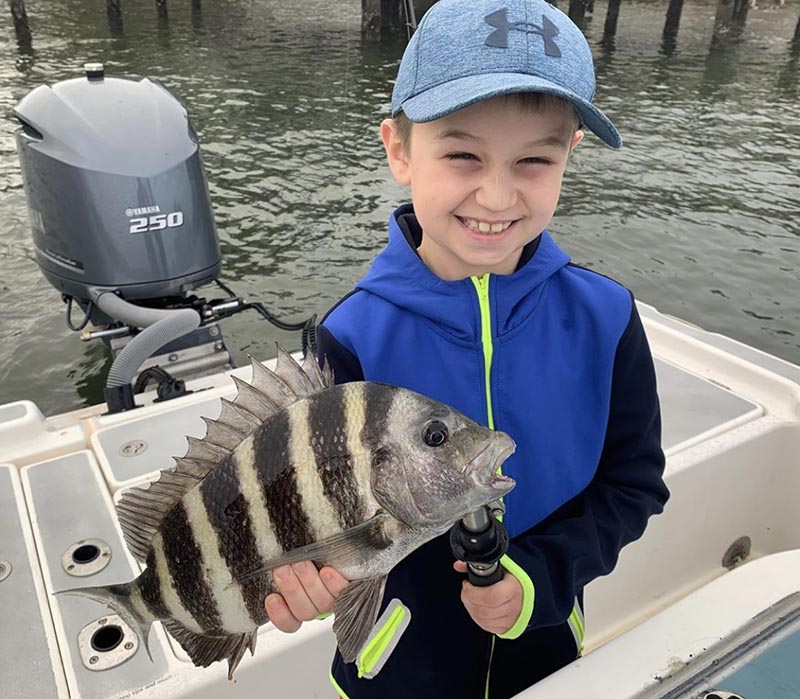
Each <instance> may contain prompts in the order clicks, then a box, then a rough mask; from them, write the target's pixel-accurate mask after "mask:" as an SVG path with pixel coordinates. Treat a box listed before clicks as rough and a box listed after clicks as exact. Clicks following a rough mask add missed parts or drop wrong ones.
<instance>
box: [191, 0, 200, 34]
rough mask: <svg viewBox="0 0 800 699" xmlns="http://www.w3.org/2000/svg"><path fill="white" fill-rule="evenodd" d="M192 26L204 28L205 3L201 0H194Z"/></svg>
mask: <svg viewBox="0 0 800 699" xmlns="http://www.w3.org/2000/svg"><path fill="white" fill-rule="evenodd" d="M192 27H194V28H195V29H202V28H203V3H202V2H201V0H192Z"/></svg>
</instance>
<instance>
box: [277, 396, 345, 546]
mask: <svg viewBox="0 0 800 699" xmlns="http://www.w3.org/2000/svg"><path fill="white" fill-rule="evenodd" d="M329 393H333V394H336V393H339V391H330V392H329ZM315 401H319V398H311V399H308V400H301V401H298V402H297V403H295V404H294V405H292V406H291V407H290V408H289V410H288V412H289V425H290V431H291V435H290V439H289V465H288V466H289V468H290V469H292V470H293V471H294V473H295V480H294V483H295V484H296V487H297V494H298V497H299V501H300V504H301V506H302V508H303V511H304V513H305V518H306V521H307V522H308V531H307V536H308V539H307V540H306V541H305V542H304V543H303V544H301V546H304V545H306V544H310V543H313V542H315V541H322V540H323V539H326V538H327V537H329V536H331V535H332V534H337V533H339V532H340V531H342V526H341V524H340V517H339V513H338V508H337V506H336V504H335V503H333V502H331V500H330V499H329V498H328V497H327V496H326V495H325V488H324V486H323V483H322V479H321V478H320V473H319V469H318V468H317V460H316V455H315V453H314V449H313V447H312V445H311V443H312V441H313V435H314V433H315V431H316V430H318V429H319V428H320V427H322V428H325V427H327V428H328V429H326V431H327V433H328V434H327V435H326V434H324V433H323V434H322V437H323V439H325V437H327V439H328V441H329V443H332V444H336V445H339V440H341V446H342V448H343V451H345V452H346V449H347V445H346V444H345V443H344V441H345V440H344V435H345V431H344V416H342V415H341V413H340V414H339V415H338V416H333V415H332V416H329V418H328V419H327V420H326V421H325V423H324V424H323V425H312V424H310V422H309V417H310V409H309V405H310V403H312V402H315Z"/></svg>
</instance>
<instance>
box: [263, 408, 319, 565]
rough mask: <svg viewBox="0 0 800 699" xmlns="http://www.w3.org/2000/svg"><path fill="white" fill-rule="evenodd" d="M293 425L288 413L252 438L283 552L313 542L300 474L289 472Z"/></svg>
mask: <svg viewBox="0 0 800 699" xmlns="http://www.w3.org/2000/svg"><path fill="white" fill-rule="evenodd" d="M290 431H291V423H290V419H289V415H288V412H287V411H282V412H280V413H278V414H277V415H275V416H274V417H273V418H270V419H269V420H268V421H267V423H265V424H264V425H263V426H262V427H261V428H259V429H258V430H256V432H255V434H254V435H253V454H254V457H255V462H256V468H257V469H258V476H259V481H260V483H261V490H262V495H263V497H264V502H265V504H266V506H267V511H268V512H269V518H270V521H271V522H272V527H273V530H274V531H275V536H276V538H277V540H278V543H279V544H280V545H281V549H282V550H283V551H290V550H292V549H295V548H299V547H301V546H305V545H306V544H310V543H312V542H313V540H314V539H313V538H312V535H311V523H310V522H309V521H308V517H307V515H306V512H305V509H304V508H303V501H302V498H301V496H300V491H299V489H298V486H297V474H296V473H295V471H294V469H291V468H289V448H290V447H289V440H290Z"/></svg>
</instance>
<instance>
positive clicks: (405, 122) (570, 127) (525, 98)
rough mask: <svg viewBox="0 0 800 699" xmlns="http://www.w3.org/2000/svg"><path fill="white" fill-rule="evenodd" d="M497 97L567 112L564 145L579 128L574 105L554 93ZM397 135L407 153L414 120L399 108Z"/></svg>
mask: <svg viewBox="0 0 800 699" xmlns="http://www.w3.org/2000/svg"><path fill="white" fill-rule="evenodd" d="M499 99H503V100H505V101H506V102H507V103H508V104H513V105H514V106H517V107H520V108H522V109H525V110H530V111H531V112H543V111H548V110H563V111H565V112H566V114H567V118H566V119H565V120H564V130H563V132H562V135H563V137H564V145H568V144H569V143H570V142H571V141H572V137H573V136H574V135H575V132H576V131H577V130H578V129H580V128H581V120H580V117H578V112H577V111H576V110H575V107H573V106H572V104H570V102H569V101H568V100H565V99H564V98H563V97H558V96H556V95H550V94H548V93H546V92H512V93H511V94H508V95H501V96H500V98H499ZM393 121H394V125H395V128H396V129H397V135H398V136H399V137H400V142H401V143H402V144H403V150H404V151H405V152H406V153H409V147H410V146H411V127H412V126H413V124H414V122H412V121H411V119H409V118H408V117H407V116H406V115H405V113H404V112H403V111H402V110H401V111H399V112H398V113H397V114H396V115H395V116H394V118H393Z"/></svg>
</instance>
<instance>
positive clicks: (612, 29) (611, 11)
mask: <svg viewBox="0 0 800 699" xmlns="http://www.w3.org/2000/svg"><path fill="white" fill-rule="evenodd" d="M620 2H621V0H608V9H607V10H606V23H605V25H604V26H603V41H609V40H610V39H613V38H614V36H615V35H616V33H617V20H618V19H619V4H620Z"/></svg>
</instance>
